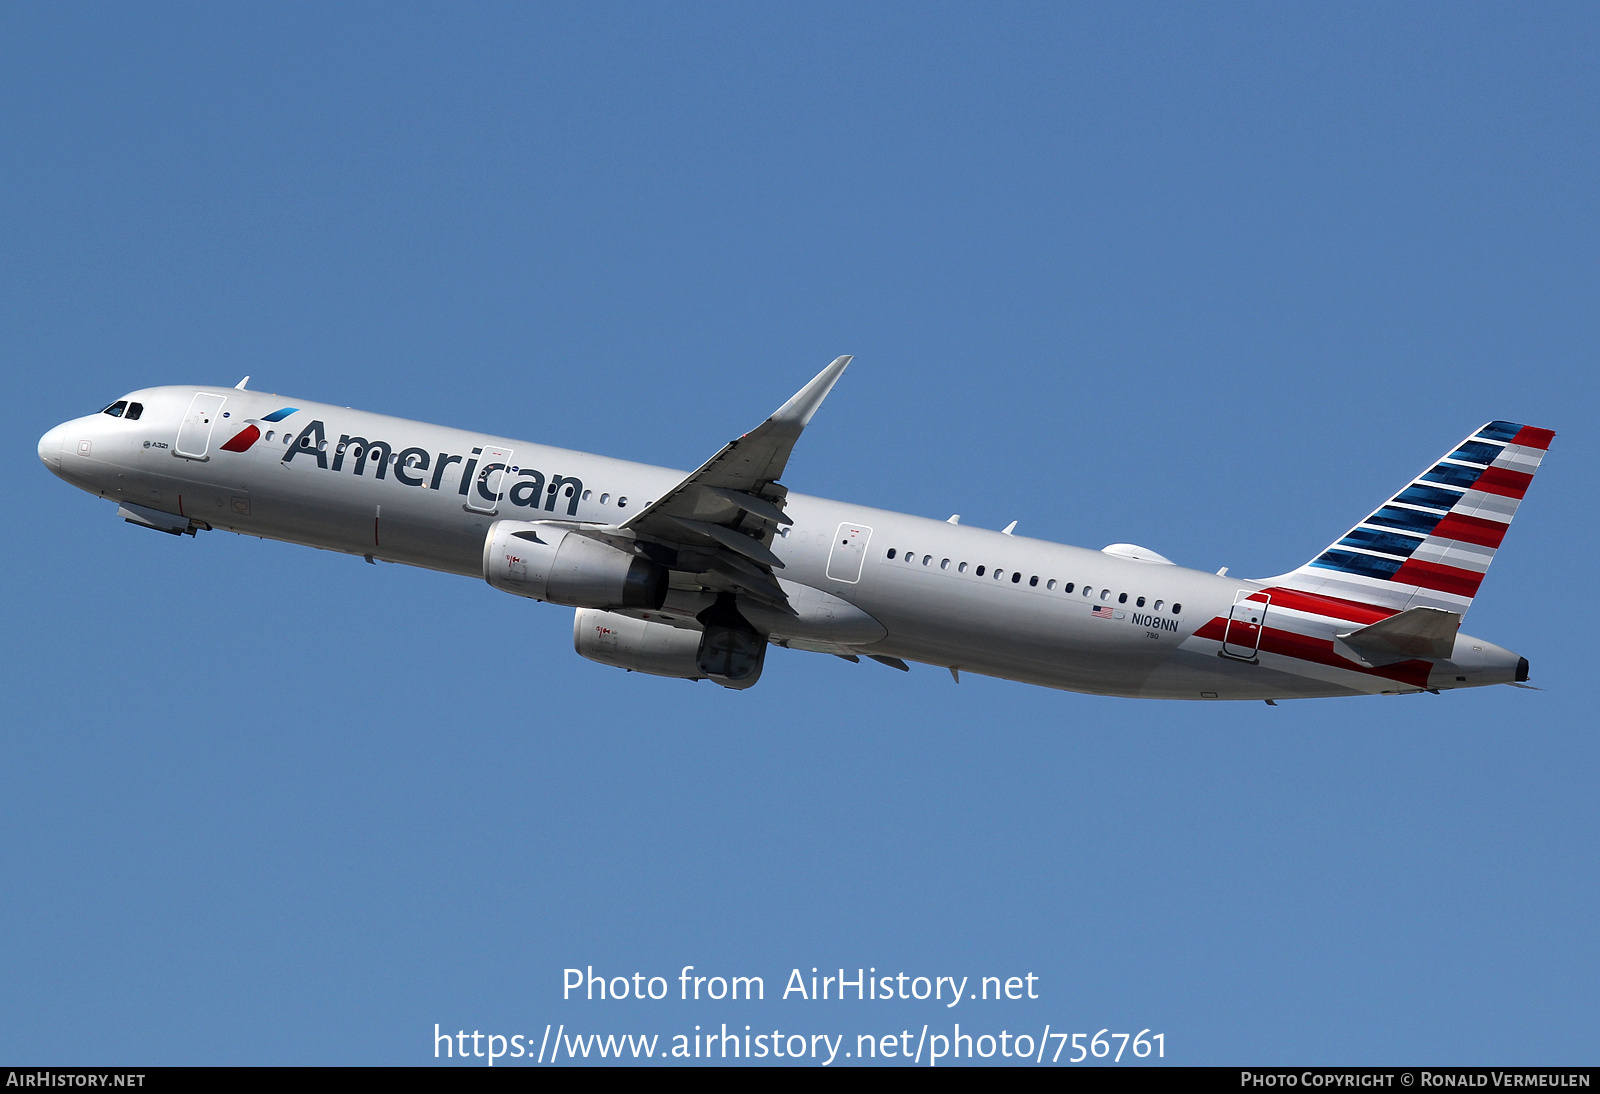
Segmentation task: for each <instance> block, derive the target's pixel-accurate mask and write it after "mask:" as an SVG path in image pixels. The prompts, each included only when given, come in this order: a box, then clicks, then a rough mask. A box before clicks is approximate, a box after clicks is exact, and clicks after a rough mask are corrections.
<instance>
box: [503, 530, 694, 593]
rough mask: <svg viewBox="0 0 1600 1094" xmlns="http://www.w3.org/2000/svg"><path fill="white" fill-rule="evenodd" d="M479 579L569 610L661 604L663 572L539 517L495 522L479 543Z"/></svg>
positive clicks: (665, 575) (664, 589)
mask: <svg viewBox="0 0 1600 1094" xmlns="http://www.w3.org/2000/svg"><path fill="white" fill-rule="evenodd" d="M483 577H484V580H485V581H487V582H488V583H489V584H490V585H493V586H494V587H495V588H496V589H499V590H501V591H502V592H507V593H512V594H514V595H516V596H526V597H530V598H532V599H534V600H546V601H549V602H550V603H552V604H566V605H568V606H570V607H574V608H650V609H656V608H659V607H661V605H662V604H663V603H665V602H666V599H667V581H668V577H669V575H668V573H667V569H666V567H664V566H662V565H660V564H659V563H655V562H650V561H648V560H646V559H642V558H638V557H636V556H634V555H632V554H629V553H628V552H627V551H623V550H620V549H619V548H616V547H613V546H611V545H610V544H608V543H601V542H600V541H599V540H594V539H590V538H589V537H587V536H583V535H579V534H578V533H576V532H570V531H567V530H566V529H564V528H556V527H553V526H551V525H549V524H544V523H542V522H538V521H521V520H498V521H495V522H494V524H492V525H491V526H490V527H489V534H488V536H487V537H486V538H485V539H484V544H483Z"/></svg>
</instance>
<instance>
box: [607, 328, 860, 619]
mask: <svg viewBox="0 0 1600 1094" xmlns="http://www.w3.org/2000/svg"><path fill="white" fill-rule="evenodd" d="M849 363H850V357H849V356H848V355H847V356H844V357H840V358H838V359H836V360H835V361H834V362H833V363H832V364H830V365H829V366H828V367H827V368H825V369H823V370H822V371H821V372H819V373H817V375H816V376H815V377H813V378H812V380H811V382H810V383H808V384H807V385H806V386H805V387H803V388H801V389H800V390H799V391H797V392H796V393H795V395H794V397H793V398H792V399H790V400H789V401H788V402H786V403H784V404H783V405H782V406H781V407H779V408H778V409H777V410H776V411H775V412H774V413H773V415H772V416H771V417H770V418H768V419H767V420H766V421H764V422H762V423H761V424H760V425H758V426H756V427H755V428H754V429H752V430H751V431H750V432H749V433H746V434H745V435H744V436H742V437H740V438H738V439H737V440H733V441H729V442H728V443H727V444H726V445H724V446H723V447H722V451H720V452H718V453H717V454H716V455H715V456H712V457H711V458H710V459H709V460H707V461H706V462H705V463H703V464H702V465H701V466H700V468H699V470H697V471H695V472H694V474H692V475H690V476H689V477H688V478H686V479H684V480H683V481H682V482H680V483H678V485H676V486H674V487H673V488H672V489H671V490H668V491H667V492H666V493H665V494H663V495H661V497H659V498H657V499H656V500H655V501H654V502H652V503H651V504H650V505H648V506H646V507H645V508H644V509H641V510H640V511H639V512H638V513H635V514H634V515H633V516H632V517H631V518H629V519H628V520H627V521H626V522H625V523H623V525H622V527H621V530H622V531H623V532H625V533H632V535H633V536H635V537H637V539H638V540H641V541H645V542H654V543H658V544H661V545H663V546H667V547H670V548H672V549H674V550H675V551H676V554H677V562H676V564H674V565H673V567H672V568H673V569H674V570H677V571H681V572H685V573H690V574H694V575H695V578H694V580H696V581H697V582H698V583H699V584H700V585H701V586H702V587H703V588H707V589H712V590H716V591H727V592H736V593H744V594H748V595H750V596H754V597H756V598H757V599H759V600H762V601H764V602H767V603H769V604H773V605H775V606H777V607H779V608H782V609H787V608H788V598H787V597H786V596H785V595H784V593H783V590H782V589H781V588H780V587H779V585H778V582H777V580H776V578H775V577H774V576H773V571H774V570H780V569H782V568H783V562H782V561H781V560H780V559H779V558H778V556H777V555H775V554H773V553H772V538H773V535H774V534H775V533H776V531H777V529H778V528H779V527H780V526H781V525H785V524H789V523H792V522H791V521H790V520H789V517H788V515H787V514H785V513H784V511H783V502H784V499H785V498H787V497H788V491H787V490H786V489H785V488H784V487H782V486H780V485H779V484H778V478H779V476H781V475H782V474H783V469H784V467H785V466H787V465H788V462H789V453H790V452H792V451H794V445H795V442H796V441H798V440H799V439H800V434H801V433H802V432H803V431H804V430H805V427H806V424H807V423H808V422H810V421H811V417H812V415H814V414H816V412H817V408H818V407H820V406H821V405H822V400H823V399H825V398H827V395H828V392H829V391H831V390H832V389H833V385H834V384H835V383H836V382H838V379H839V376H840V375H841V374H842V373H843V372H844V370H845V366H846V365H848V364H849Z"/></svg>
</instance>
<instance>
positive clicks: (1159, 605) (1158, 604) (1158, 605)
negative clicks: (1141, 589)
mask: <svg viewBox="0 0 1600 1094" xmlns="http://www.w3.org/2000/svg"><path fill="white" fill-rule="evenodd" d="M1155 610H1156V611H1158V612H1159V611H1160V610H1161V601H1159V600H1158V601H1156V604H1155Z"/></svg>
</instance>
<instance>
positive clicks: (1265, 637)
mask: <svg viewBox="0 0 1600 1094" xmlns="http://www.w3.org/2000/svg"><path fill="white" fill-rule="evenodd" d="M1301 595H1304V594H1301ZM1321 599H1324V600H1329V599H1332V598H1331V597H1322V598H1321ZM1272 602H1273V603H1274V604H1276V603H1277V602H1278V598H1277V596H1276V595H1274V596H1273V598H1272ZM1301 610H1304V609H1301ZM1393 614H1395V613H1393V612H1385V613H1384V618H1387V617H1388V616H1390V615H1393ZM1227 625H1228V621H1227V620H1226V619H1223V618H1222V617H1221V616H1217V617H1216V618H1214V619H1212V620H1211V621H1210V622H1208V623H1207V624H1206V625H1205V626H1203V627H1201V628H1200V629H1199V630H1197V631H1195V632H1194V637H1196V638H1208V639H1210V640H1211V641H1213V642H1221V641H1222V636H1223V634H1224V633H1225V632H1226V630H1227ZM1260 651H1261V652H1262V653H1272V654H1277V655H1278V656H1280V657H1292V658H1294V659H1295V660H1297V661H1309V662H1311V663H1312V664H1314V665H1327V666H1328V667H1329V668H1335V669H1344V670H1346V671H1347V672H1360V673H1365V674H1366V675H1368V676H1381V677H1383V678H1384V679H1385V680H1394V681H1396V682H1398V683H1401V684H1407V685H1409V686H1411V687H1417V688H1425V687H1427V686H1428V674H1429V673H1430V672H1432V671H1433V666H1432V665H1430V664H1429V663H1428V662H1426V661H1400V662H1397V663H1396V664H1393V665H1384V666H1383V667H1381V668H1372V667H1371V666H1368V665H1362V664H1359V663H1357V662H1355V661H1352V660H1350V659H1349V658H1348V657H1342V656H1340V655H1339V654H1338V653H1337V652H1335V651H1334V648H1333V640H1332V639H1331V638H1312V637H1311V636H1310V635H1305V634H1296V633H1295V632H1294V631H1284V630H1278V629H1277V628H1274V627H1263V628H1262V631H1261V647H1260Z"/></svg>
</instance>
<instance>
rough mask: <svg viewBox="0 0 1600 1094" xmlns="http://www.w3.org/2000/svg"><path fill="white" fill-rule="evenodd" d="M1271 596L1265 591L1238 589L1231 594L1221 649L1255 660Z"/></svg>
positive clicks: (1233, 654) (1239, 656)
mask: <svg viewBox="0 0 1600 1094" xmlns="http://www.w3.org/2000/svg"><path fill="white" fill-rule="evenodd" d="M1271 601H1272V597H1271V596H1270V595H1269V594H1267V593H1253V592H1251V591H1250V590H1249V589H1240V590H1239V591H1238V592H1237V593H1235V594H1234V596H1233V610H1232V611H1230V612H1229V613H1228V625H1227V628H1226V629H1224V630H1223V632H1222V653H1223V656H1225V657H1236V658H1238V659H1239V660H1241V661H1254V660H1255V659H1256V651H1257V650H1259V649H1260V648H1261V632H1262V631H1263V630H1265V629H1266V626H1267V606H1268V605H1269V604H1270V603H1271Z"/></svg>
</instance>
